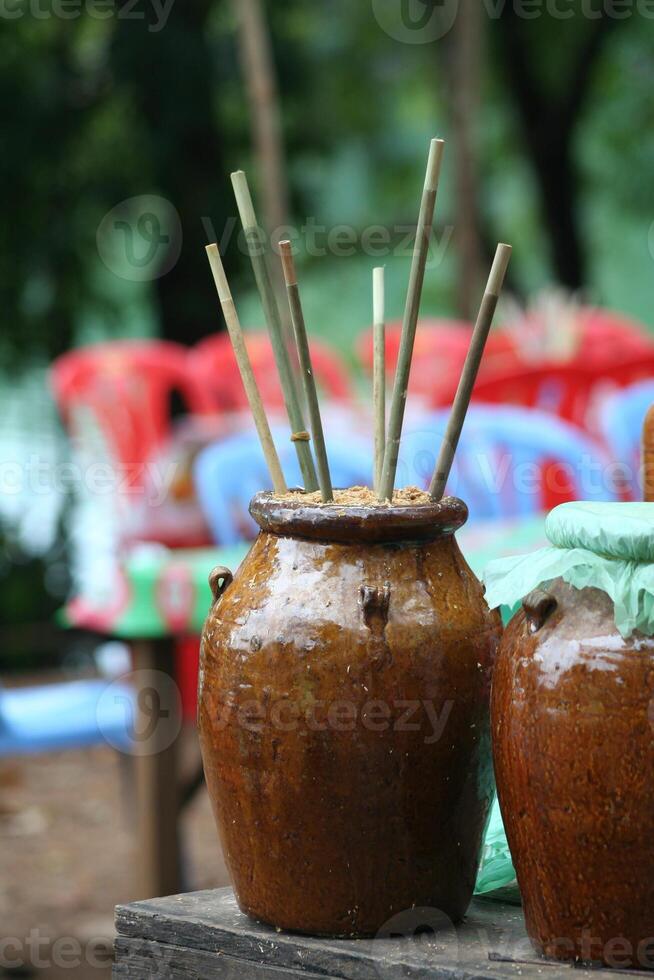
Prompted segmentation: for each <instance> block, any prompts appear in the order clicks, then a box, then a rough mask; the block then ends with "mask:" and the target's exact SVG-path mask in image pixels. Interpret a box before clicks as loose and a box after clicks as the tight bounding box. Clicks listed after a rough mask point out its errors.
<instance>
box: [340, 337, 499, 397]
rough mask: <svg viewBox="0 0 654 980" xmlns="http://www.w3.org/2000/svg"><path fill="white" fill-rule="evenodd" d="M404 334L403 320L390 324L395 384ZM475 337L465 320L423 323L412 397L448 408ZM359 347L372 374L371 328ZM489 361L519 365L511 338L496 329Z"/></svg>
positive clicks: (417, 341)
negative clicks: (472, 338)
mask: <svg viewBox="0 0 654 980" xmlns="http://www.w3.org/2000/svg"><path fill="white" fill-rule="evenodd" d="M401 334H402V322H401V320H395V321H393V322H391V323H388V324H387V325H386V372H387V375H388V378H389V381H391V382H392V379H393V376H394V374H395V368H396V366H397V358H398V353H399V349H400V337H401ZM471 335H472V324H470V323H467V322H466V321H464V320H445V319H425V320H420V321H419V323H418V328H417V331H416V339H415V344H414V348H413V360H412V363H411V377H410V380H409V392H410V394H411V395H414V396H418V397H422V398H426V399H427V400H428V402H429V404H430V405H433V406H442V405H447V404H448V403H449V400H451V398H450V393H451V390H452V383H453V380H454V385H455V386H456V380H458V376H459V374H460V372H461V368H462V367H463V362H464V360H465V356H466V354H467V352H468V347H469V345H470V337H471ZM357 348H358V355H359V359H360V361H361V364H362V365H363V367H364V368H365V370H366V371H367V372H368V373H370V372H371V371H372V364H373V335H372V330H371V329H370V330H366V331H365V333H364V334H362V335H361V336H360V337H359V340H358V344H357ZM485 359H486V362H487V363H495V364H501V365H503V366H508V365H510V364H515V363H516V354H515V348H514V345H513V341H512V340H511V338H510V337H509V336H508V335H507V334H504V333H502V332H501V331H499V330H494V331H493V332H492V333H491V335H490V337H489V338H488V343H487V345H486V352H485Z"/></svg>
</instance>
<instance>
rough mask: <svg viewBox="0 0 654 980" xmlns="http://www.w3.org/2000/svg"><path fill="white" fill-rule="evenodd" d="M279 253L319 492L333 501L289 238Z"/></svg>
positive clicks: (314, 382) (327, 500)
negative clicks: (313, 451) (316, 469)
mask: <svg viewBox="0 0 654 980" xmlns="http://www.w3.org/2000/svg"><path fill="white" fill-rule="evenodd" d="M279 249H280V255H281V258H282V269H283V270H284V280H285V281H286V291H287V293H288V305H289V308H290V311H291V323H292V324H293V331H294V333H295V343H296V346H297V354H298V359H299V362H300V372H301V374H302V384H303V386H304V396H305V398H306V402H307V407H308V410H309V421H310V423H311V435H312V436H313V445H314V449H315V452H316V463H317V465H318V483H319V485H320V495H321V497H322V500H323V503H325V504H327V503H330V502H331V501H332V500H333V499H334V491H333V490H332V480H331V476H330V473H329V461H328V459H327V450H326V448H325V437H324V433H323V428H322V419H321V418H320V405H319V404H318V392H317V391H316V379H315V377H314V374H313V368H312V366H311V352H310V350H309V339H308V337H307V328H306V324H305V322H304V313H303V311H302V302H301V300H300V290H299V287H298V283H297V273H296V271H295V262H294V261H293V251H292V246H291V243H290V242H289V241H283V242H280V243H279Z"/></svg>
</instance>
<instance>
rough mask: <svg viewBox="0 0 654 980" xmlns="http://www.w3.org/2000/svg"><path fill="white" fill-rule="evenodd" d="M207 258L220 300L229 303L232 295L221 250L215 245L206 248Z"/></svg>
mask: <svg viewBox="0 0 654 980" xmlns="http://www.w3.org/2000/svg"><path fill="white" fill-rule="evenodd" d="M206 253H207V258H208V259H209V265H210V266H211V271H212V273H213V278H214V282H215V284H216V289H217V291H218V298H219V300H220V302H221V303H227V302H229V300H230V299H231V298H232V293H231V290H230V288H229V283H228V282H227V276H226V275H225V268H224V266H223V260H222V258H221V256H220V249H219V248H218V246H217V245H216V244H215V243H212V244H211V245H207V246H206Z"/></svg>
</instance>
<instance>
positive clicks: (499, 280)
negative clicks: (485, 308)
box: [486, 242, 513, 296]
mask: <svg viewBox="0 0 654 980" xmlns="http://www.w3.org/2000/svg"><path fill="white" fill-rule="evenodd" d="M512 251H513V248H512V247H511V245H505V244H504V242H500V244H499V245H498V246H497V250H496V252H495V258H494V260H493V266H492V268H491V271H490V275H489V277H488V285H487V286H486V292H487V293H489V294H490V295H491V296H499V295H500V293H501V292H502V286H503V284H504V277H505V275H506V270H507V267H508V265H509V261H510V259H511V253H512Z"/></svg>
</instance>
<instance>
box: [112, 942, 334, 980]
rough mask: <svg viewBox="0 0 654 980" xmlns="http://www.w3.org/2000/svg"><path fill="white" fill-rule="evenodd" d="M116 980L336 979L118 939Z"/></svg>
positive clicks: (114, 974)
mask: <svg viewBox="0 0 654 980" xmlns="http://www.w3.org/2000/svg"><path fill="white" fill-rule="evenodd" d="M115 952H116V961H115V964H114V967H113V972H112V977H113V980H155V978H156V980H164V978H165V980H191V978H192V980H195V978H197V977H201V978H202V980H289V978H292V977H295V978H297V977H301V980H334V978H331V977H326V976H325V975H324V974H318V973H304V972H303V973H301V974H298V973H297V972H295V971H293V972H292V973H291V972H289V971H288V970H284V969H280V968H279V967H277V966H267V965H266V964H265V963H264V964H261V963H253V962H247V961H245V960H242V959H235V958H234V957H233V956H226V955H225V954H219V953H208V952H206V950H201V949H184V948H183V947H182V946H165V945H163V944H162V943H152V942H148V941H147V940H143V939H125V938H122V937H119V938H118V939H117V940H116V947H115Z"/></svg>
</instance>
